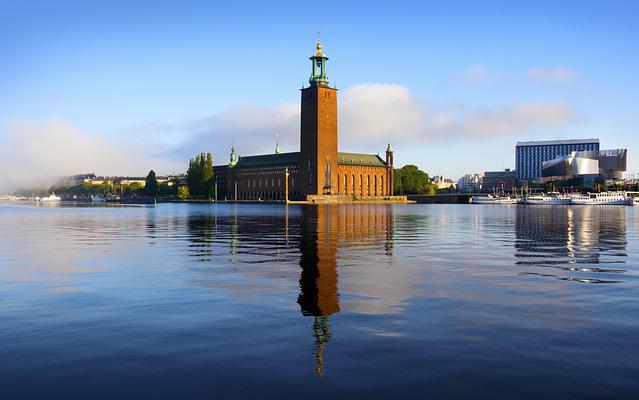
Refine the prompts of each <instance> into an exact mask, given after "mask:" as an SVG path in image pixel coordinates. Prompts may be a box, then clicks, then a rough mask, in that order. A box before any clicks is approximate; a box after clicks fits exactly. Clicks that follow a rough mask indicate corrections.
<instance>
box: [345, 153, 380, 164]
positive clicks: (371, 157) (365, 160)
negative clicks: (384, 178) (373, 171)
mask: <svg viewBox="0 0 639 400" xmlns="http://www.w3.org/2000/svg"><path fill="white" fill-rule="evenodd" d="M337 162H338V163H339V164H343V165H363V166H368V167H385V166H386V162H385V161H384V160H382V159H381V158H380V156H378V155H377V154H361V153H341V152H340V153H337Z"/></svg>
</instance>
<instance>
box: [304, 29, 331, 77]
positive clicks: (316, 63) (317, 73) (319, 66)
mask: <svg viewBox="0 0 639 400" xmlns="http://www.w3.org/2000/svg"><path fill="white" fill-rule="evenodd" d="M317 35H318V37H317V44H316V45H315V48H316V49H317V51H316V52H315V54H313V55H312V56H311V57H310V58H309V60H311V61H312V62H313V69H312V70H311V78H310V79H309V80H308V82H309V83H310V84H311V86H328V77H327V76H326V61H328V57H327V56H326V54H324V53H323V52H322V49H323V48H324V46H322V42H321V41H320V38H319V35H320V32H318V33H317Z"/></svg>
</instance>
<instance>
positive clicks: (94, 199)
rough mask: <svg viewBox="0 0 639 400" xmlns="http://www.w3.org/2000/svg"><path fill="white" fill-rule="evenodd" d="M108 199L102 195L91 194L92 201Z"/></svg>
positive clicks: (99, 201) (98, 201) (100, 201)
mask: <svg viewBox="0 0 639 400" xmlns="http://www.w3.org/2000/svg"><path fill="white" fill-rule="evenodd" d="M105 201H106V199H105V198H104V197H102V196H100V195H91V202H92V203H104V202H105Z"/></svg>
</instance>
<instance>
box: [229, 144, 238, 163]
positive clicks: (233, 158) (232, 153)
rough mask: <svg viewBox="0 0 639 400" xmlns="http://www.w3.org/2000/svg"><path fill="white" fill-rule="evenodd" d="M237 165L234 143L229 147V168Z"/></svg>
mask: <svg viewBox="0 0 639 400" xmlns="http://www.w3.org/2000/svg"><path fill="white" fill-rule="evenodd" d="M235 164H237V154H235V143H233V145H232V146H231V154H230V155H229V167H234V166H235Z"/></svg>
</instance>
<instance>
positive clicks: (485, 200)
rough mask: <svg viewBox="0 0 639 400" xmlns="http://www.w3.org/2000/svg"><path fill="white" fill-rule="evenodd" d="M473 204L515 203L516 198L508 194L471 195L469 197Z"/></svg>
mask: <svg viewBox="0 0 639 400" xmlns="http://www.w3.org/2000/svg"><path fill="white" fill-rule="evenodd" d="M470 201H471V203H473V204H517V199H516V198H514V197H510V196H493V195H490V194H489V195H486V196H473V197H471V198H470Z"/></svg>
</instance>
